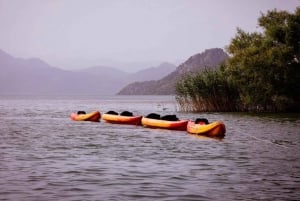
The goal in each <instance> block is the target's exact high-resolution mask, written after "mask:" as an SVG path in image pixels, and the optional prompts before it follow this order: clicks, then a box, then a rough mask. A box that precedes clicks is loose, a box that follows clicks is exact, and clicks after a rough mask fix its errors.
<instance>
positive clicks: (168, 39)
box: [0, 0, 300, 72]
mask: <svg viewBox="0 0 300 201" xmlns="http://www.w3.org/2000/svg"><path fill="white" fill-rule="evenodd" d="M297 6H300V0H0V49H1V50H3V51H5V52H7V53H9V54H11V55H13V56H15V57H21V58H32V57H37V58H40V59H42V60H44V61H46V62H47V63H48V64H50V65H52V66H55V67H59V68H63V69H76V68H77V69H78V68H86V67H91V66H97V65H102V66H112V67H116V68H119V69H122V70H124V71H128V72H130V71H136V70H138V69H139V68H140V69H142V68H147V67H150V66H154V65H158V64H159V63H161V62H171V63H174V64H176V65H178V64H180V63H181V62H184V61H185V60H187V59H188V58H189V57H190V56H192V55H194V54H197V53H201V52H203V51H204V50H205V49H209V48H215V47H218V48H225V47H226V46H227V45H228V44H229V43H230V40H231V39H232V38H233V37H234V36H235V34H236V30H237V27H239V28H242V29H243V30H245V31H247V32H254V31H259V27H258V23H257V19H258V18H259V17H260V16H261V13H266V12H267V11H268V10H271V9H275V8H276V9H277V10H287V11H289V12H294V11H295V9H296V7H297Z"/></svg>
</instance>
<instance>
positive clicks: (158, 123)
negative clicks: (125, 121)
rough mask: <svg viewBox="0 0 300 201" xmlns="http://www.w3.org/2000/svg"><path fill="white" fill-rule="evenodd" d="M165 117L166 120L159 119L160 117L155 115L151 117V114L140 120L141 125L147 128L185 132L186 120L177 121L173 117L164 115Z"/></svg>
mask: <svg viewBox="0 0 300 201" xmlns="http://www.w3.org/2000/svg"><path fill="white" fill-rule="evenodd" d="M152 114H154V113H152ZM165 117H167V118H164V117H162V118H160V115H157V114H154V116H153V117H151V114H149V115H148V116H146V117H143V118H142V125H143V126H145V127H149V128H162V129H169V130H181V131H185V130H186V125H187V123H188V120H179V119H177V117H176V116H175V115H166V116H165Z"/></svg>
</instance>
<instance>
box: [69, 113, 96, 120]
mask: <svg viewBox="0 0 300 201" xmlns="http://www.w3.org/2000/svg"><path fill="white" fill-rule="evenodd" d="M100 117H101V114H100V112H99V111H94V112H91V113H88V114H85V112H83V111H79V112H78V113H77V114H76V113H72V114H71V119H72V120H74V121H94V122H98V121H99V120H100Z"/></svg>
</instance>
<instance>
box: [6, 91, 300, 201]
mask: <svg viewBox="0 0 300 201" xmlns="http://www.w3.org/2000/svg"><path fill="white" fill-rule="evenodd" d="M77 110H85V111H87V112H90V111H93V110H100V111H101V112H107V111H108V110H115V111H117V112H122V111H124V110H129V111H131V112H133V113H134V114H136V115H147V114H148V113H150V112H156V113H160V114H177V116H178V117H179V118H181V119H195V118H197V117H200V116H201V117H206V118H208V119H209V121H216V120H222V121H224V123H225V125H226V128H227V133H226V136H225V138H224V139H223V140H216V139H210V138H204V137H197V136H193V135H188V134H187V133H186V132H182V131H168V130H162V129H149V128H143V127H141V126H131V125H116V124H109V123H105V122H103V121H101V122H100V123H92V122H74V121H71V120H70V118H69V115H70V113H71V112H76V111H77ZM299 147H300V117H299V114H280V115H249V114H236V113H232V114H231V113H209V114H195V113H179V112H176V105H175V102H174V99H173V98H172V97H169V96H115V97H93V96H91V97H88V96H86V97H81V96H73V97H67V96H65V97H56V98H53V97H45V96H44V97H30V96H0V200H166V201H167V200H299V198H300V149H299Z"/></svg>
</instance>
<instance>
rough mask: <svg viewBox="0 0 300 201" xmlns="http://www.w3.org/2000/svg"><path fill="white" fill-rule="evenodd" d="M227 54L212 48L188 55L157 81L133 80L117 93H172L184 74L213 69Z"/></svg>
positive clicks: (219, 49)
mask: <svg viewBox="0 0 300 201" xmlns="http://www.w3.org/2000/svg"><path fill="white" fill-rule="evenodd" d="M227 58H228V55H227V54H226V53H225V52H224V51H223V49H221V48H212V49H208V50H205V51H204V52H202V53H199V54H196V55H194V56H192V57H190V58H189V59H188V60H187V61H185V62H184V63H182V64H181V65H180V66H178V67H177V68H176V70H175V71H173V72H172V73H170V74H168V75H167V76H165V77H163V78H162V79H160V80H157V81H145V82H134V83H131V84H129V85H127V86H126V87H124V88H123V89H122V90H121V91H119V93H118V94H119V95H173V94H175V84H176V81H177V80H178V79H180V78H181V77H182V76H183V75H184V74H187V73H192V72H197V71H200V70H203V69H205V68H212V69H215V68H217V66H218V65H219V64H221V63H222V62H224V61H225V60H226V59H227Z"/></svg>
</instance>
